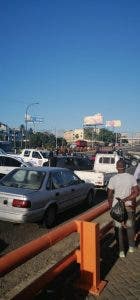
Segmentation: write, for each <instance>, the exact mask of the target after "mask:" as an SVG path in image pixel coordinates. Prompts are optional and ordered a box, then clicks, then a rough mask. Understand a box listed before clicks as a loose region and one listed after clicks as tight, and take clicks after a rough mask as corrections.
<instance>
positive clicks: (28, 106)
mask: <svg viewBox="0 0 140 300" xmlns="http://www.w3.org/2000/svg"><path fill="white" fill-rule="evenodd" d="M35 104H39V102H33V103H30V104H29V105H27V107H26V112H25V148H26V146H27V123H28V120H27V118H28V110H29V108H30V107H31V106H32V105H35Z"/></svg>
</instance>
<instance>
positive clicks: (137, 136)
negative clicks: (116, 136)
mask: <svg viewBox="0 0 140 300" xmlns="http://www.w3.org/2000/svg"><path fill="white" fill-rule="evenodd" d="M123 139H124V140H128V143H129V144H131V145H136V144H140V132H132V133H130V132H122V133H121V140H122V141H123Z"/></svg>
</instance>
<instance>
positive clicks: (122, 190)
mask: <svg viewBox="0 0 140 300" xmlns="http://www.w3.org/2000/svg"><path fill="white" fill-rule="evenodd" d="M116 168H117V171H118V174H116V175H115V176H113V177H111V178H110V180H109V184H108V202H109V207H110V208H111V207H112V206H114V205H115V204H116V203H117V199H116V198H120V199H121V200H122V201H124V202H125V207H126V210H127V215H128V218H127V220H126V222H125V224H121V223H119V222H117V221H115V220H114V223H115V224H114V225H115V235H116V240H117V245H118V248H119V256H120V257H125V245H124V239H123V233H124V230H126V232H127V238H128V246H129V249H128V251H129V252H134V248H135V207H136V197H137V195H138V185H137V181H136V179H135V177H134V176H133V175H131V174H128V173H126V172H125V168H126V166H125V161H124V160H123V159H119V160H118V161H117V164H116ZM124 227H126V229H125V228H124Z"/></svg>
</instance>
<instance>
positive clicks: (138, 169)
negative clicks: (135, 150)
mask: <svg viewBox="0 0 140 300" xmlns="http://www.w3.org/2000/svg"><path fill="white" fill-rule="evenodd" d="M134 177H135V179H136V180H137V182H139V181H140V162H139V163H138V165H137V167H136V169H135V172H134Z"/></svg>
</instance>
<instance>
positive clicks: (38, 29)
mask: <svg viewBox="0 0 140 300" xmlns="http://www.w3.org/2000/svg"><path fill="white" fill-rule="evenodd" d="M139 36H140V1H139V0H134V1H132V0H117V1H112V0H106V1H104V0H71V1H67V0H59V1H58V0H53V1H50V0H28V1H27V0H24V1H18V0H12V1H11V0H6V1H3V0H0V107H1V109H0V122H2V123H5V124H7V125H8V126H9V127H13V128H14V127H15V128H16V127H19V126H20V125H21V124H25V120H24V117H25V113H26V109H27V106H28V105H29V104H31V103H34V102H38V103H39V104H38V105H32V106H31V107H30V108H29V110H28V114H29V115H31V116H32V117H38V118H42V119H43V120H44V122H43V123H40V124H36V125H35V127H36V130H51V131H54V132H55V131H56V130H57V131H59V130H61V131H62V130H73V129H75V128H81V127H82V126H83V120H84V117H86V116H92V115H94V114H97V113H101V114H102V115H103V120H104V123H105V122H106V121H108V120H120V121H121V123H122V126H121V128H120V131H122V132H125V131H127V132H128V131H129V132H138V131H140V116H139V115H140V99H139V98H140V54H139V53H140V38H139ZM28 126H30V125H28ZM32 127H33V126H32ZM108 129H109V128H108Z"/></svg>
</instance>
